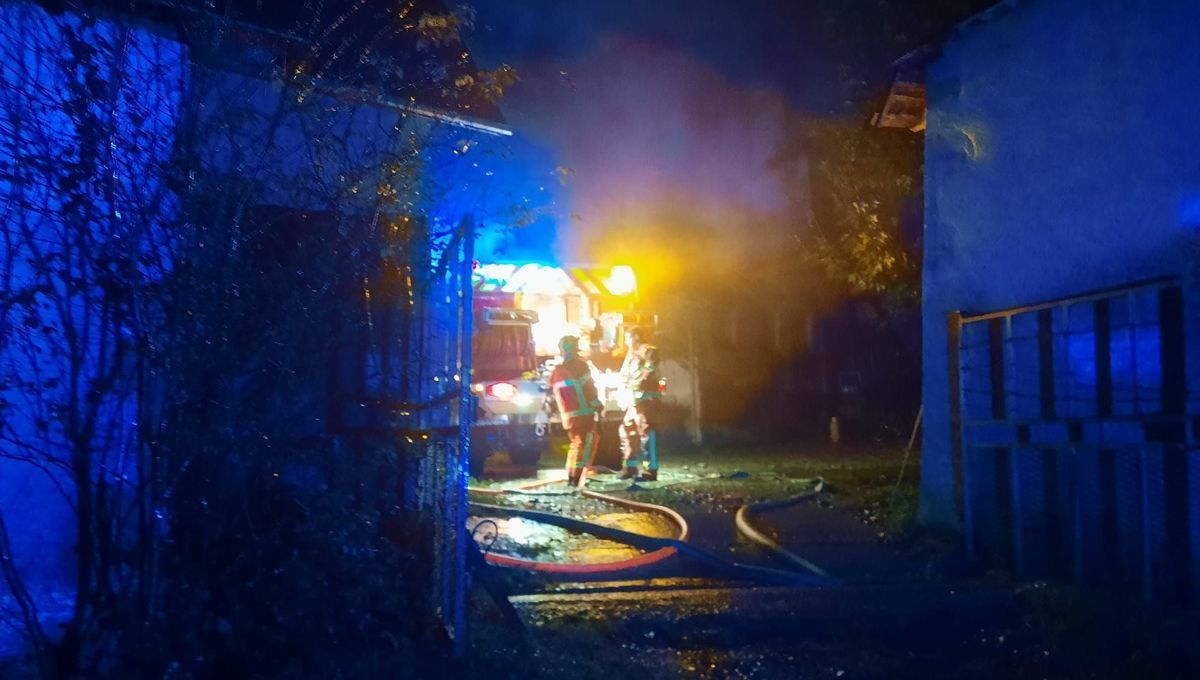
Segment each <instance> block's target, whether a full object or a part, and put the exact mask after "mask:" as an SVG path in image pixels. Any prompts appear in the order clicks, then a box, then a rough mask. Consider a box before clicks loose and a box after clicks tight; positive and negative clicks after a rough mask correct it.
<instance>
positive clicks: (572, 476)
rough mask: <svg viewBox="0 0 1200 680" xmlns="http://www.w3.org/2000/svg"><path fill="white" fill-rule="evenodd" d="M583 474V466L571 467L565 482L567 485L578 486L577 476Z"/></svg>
mask: <svg viewBox="0 0 1200 680" xmlns="http://www.w3.org/2000/svg"><path fill="white" fill-rule="evenodd" d="M582 476H583V468H573V469H572V470H571V472H570V473H568V474H567V484H568V485H569V486H579V478H580V477H582Z"/></svg>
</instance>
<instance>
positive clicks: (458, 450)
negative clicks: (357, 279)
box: [330, 219, 475, 653]
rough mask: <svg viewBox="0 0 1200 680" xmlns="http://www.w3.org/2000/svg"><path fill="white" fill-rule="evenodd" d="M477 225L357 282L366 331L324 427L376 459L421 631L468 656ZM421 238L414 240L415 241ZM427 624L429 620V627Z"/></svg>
mask: <svg viewBox="0 0 1200 680" xmlns="http://www.w3.org/2000/svg"><path fill="white" fill-rule="evenodd" d="M473 230H474V224H473V223H472V221H471V220H470V219H465V220H463V222H462V223H461V224H460V225H459V226H458V227H457V229H455V230H453V231H452V233H451V234H449V235H445V236H444V238H443V239H442V240H441V241H440V242H437V241H435V240H434V239H432V238H428V239H427V240H428V241H429V243H426V244H424V245H423V246H422V247H414V248H413V249H412V252H411V253H404V254H401V255H399V256H396V257H393V258H388V257H387V256H385V257H384V258H383V259H382V260H381V262H380V264H379V266H378V267H376V268H375V270H374V271H372V272H371V274H370V275H369V276H367V277H365V278H364V279H363V281H362V282H361V284H362V296H363V304H364V306H365V309H366V327H367V328H366V332H365V333H364V334H363V336H362V338H361V340H360V342H361V343H362V346H361V347H360V348H359V350H358V351H351V352H345V353H344V356H346V357H355V358H352V359H347V361H349V362H350V363H352V364H353V365H351V366H349V367H347V368H342V369H339V370H340V373H342V374H344V375H346V376H349V377H335V378H333V379H332V382H333V383H336V384H338V385H341V386H342V387H340V388H338V389H339V390H340V396H339V397H338V398H337V399H335V400H333V404H334V407H333V412H332V413H331V414H330V419H331V422H332V423H334V424H335V429H336V431H337V432H338V433H339V435H340V436H341V438H342V440H343V441H344V442H345V443H346V446H347V448H349V449H350V450H352V451H355V452H357V455H359V456H360V457H361V458H360V459H361V460H372V459H377V458H379V457H381V456H385V457H388V458H389V460H391V461H393V462H391V463H389V464H387V465H380V469H381V470H387V472H381V473H380V478H379V479H378V480H377V483H378V485H379V487H380V488H379V489H378V490H377V491H372V490H366V491H365V492H364V493H368V494H373V495H375V496H377V497H380V498H386V499H387V500H386V501H380V502H382V503H386V504H388V505H389V506H390V507H389V510H390V511H391V513H392V514H391V517H390V519H391V520H394V523H395V525H396V527H397V528H396V529H395V530H394V531H393V532H391V533H393V534H395V536H394V537H393V538H394V539H395V541H396V542H397V543H398V546H399V548H400V549H402V550H404V551H405V552H406V553H408V554H410V555H411V556H412V559H411V560H410V562H411V568H410V569H408V570H406V571H405V573H404V574H403V578H402V581H403V582H404V585H403V587H404V588H406V589H407V590H408V591H409V593H410V594H411V595H412V596H413V605H412V609H413V611H410V612H408V614H409V615H410V616H411V617H412V619H413V621H414V622H419V623H417V626H418V628H419V629H420V630H424V631H429V630H432V629H433V628H438V629H440V630H442V631H444V633H445V636H446V637H448V638H449V639H450V640H452V641H453V644H454V648H455V651H456V652H457V653H461V652H462V651H463V650H464V648H465V647H464V646H465V639H466V634H467V617H466V613H467V596H468V587H469V584H468V575H467V549H468V545H469V541H470V537H469V536H468V535H467V532H466V519H467V478H468V468H467V461H468V460H469V449H470V445H471V441H470V432H471V424H472V419H473V416H474V413H475V405H474V401H473V397H472V396H471V394H470V380H469V376H470V373H471V337H472V297H471V290H472V289H471V273H472V265H473V249H474V235H473V234H474V231H473ZM417 242H418V243H420V241H419V240H418V241H417ZM426 622H429V623H436V625H435V626H427V625H425V623H426Z"/></svg>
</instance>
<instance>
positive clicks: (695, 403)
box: [688, 309, 704, 446]
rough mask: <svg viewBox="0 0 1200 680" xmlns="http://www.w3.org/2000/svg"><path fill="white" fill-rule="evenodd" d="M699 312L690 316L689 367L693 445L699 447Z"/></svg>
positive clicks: (701, 431)
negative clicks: (697, 318) (697, 337)
mask: <svg viewBox="0 0 1200 680" xmlns="http://www.w3.org/2000/svg"><path fill="white" fill-rule="evenodd" d="M698 311H699V310H697V309H692V313H691V314H688V367H689V368H690V369H691V374H692V375H691V377H692V384H691V389H692V443H693V444H695V445H697V446H699V445H700V444H702V443H704V425H703V420H702V418H703V416H702V414H701V410H700V408H701V402H700V357H699V354H698V353H697V352H696V317H697V316H699V314H697V313H696V312H698Z"/></svg>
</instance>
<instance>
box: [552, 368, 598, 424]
mask: <svg viewBox="0 0 1200 680" xmlns="http://www.w3.org/2000/svg"><path fill="white" fill-rule="evenodd" d="M550 392H551V394H553V395H554V404H555V405H556V406H557V407H558V414H559V417H561V418H562V423H563V427H567V428H570V427H572V426H573V425H575V424H577V423H579V422H582V421H585V420H587V421H595V418H596V414H597V413H599V412H600V411H601V410H603V408H604V406H603V404H601V402H600V396H599V394H597V392H596V383H595V381H593V380H592V370H591V367H590V366H589V365H588V363H587V362H586V361H584V360H583V359H581V358H579V357H572V358H570V359H567V360H566V361H564V362H563V363H561V364H559V365H558V366H557V367H555V369H554V371H553V372H552V373H550Z"/></svg>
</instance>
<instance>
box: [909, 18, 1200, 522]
mask: <svg viewBox="0 0 1200 680" xmlns="http://www.w3.org/2000/svg"><path fill="white" fill-rule="evenodd" d="M1197 26H1200V3H1197V2H1194V0H1159V1H1157V2H1153V3H1140V2H1135V1H1134V0H1038V1H1032V0H1029V1H1018V2H1010V3H1005V4H1003V5H1001V6H1000V7H999V8H998V9H997V10H995V11H993V12H992V13H991V15H990V16H985V17H984V20H982V21H979V22H976V23H974V24H972V25H968V26H966V27H965V28H964V29H963V30H961V31H959V32H958V34H957V35H955V36H953V37H952V38H951V39H950V40H949V42H948V43H947V44H946V45H945V50H944V54H943V55H942V56H941V58H939V59H938V60H937V61H936V62H935V63H933V64H932V65H931V66H930V67H929V70H928V74H927V82H928V101H929V123H928V125H929V127H928V130H927V132H926V152H925V153H926V168H925V172H926V227H925V260H924V299H923V312H924V340H923V342H924V348H923V356H924V384H923V391H924V402H925V419H926V420H925V434H924V465H923V468H922V480H921V517H922V519H923V521H925V522H928V523H955V522H956V513H955V503H954V477H953V467H952V459H951V426H950V400H951V396H950V394H949V380H948V379H949V376H948V370H949V369H948V366H947V332H946V315H947V313H948V312H951V311H954V310H962V311H965V312H968V313H972V312H986V311H991V310H997V309H1003V308H1008V307H1013V306H1017V305H1022V304H1027V303H1034V302H1040V301H1048V300H1053V299H1056V298H1060V297H1065V296H1071V295H1075V294H1079V293H1084V292H1089V291H1093V290H1097V289H1101V288H1105V287H1109V286H1118V285H1122V284H1125V283H1130V282H1133V281H1137V280H1139V279H1145V278H1150V277H1157V276H1165V275H1174V276H1182V277H1183V278H1184V282H1185V296H1186V300H1187V302H1186V303H1185V304H1186V305H1187V308H1188V313H1187V318H1188V322H1187V323H1188V328H1187V331H1186V333H1187V335H1188V337H1189V338H1195V337H1196V335H1197V331H1198V330H1200V329H1197V327H1196V319H1197V314H1196V304H1195V298H1196V297H1197V296H1196V295H1195V294H1194V293H1195V291H1196V285H1195V281H1196V275H1195V268H1196V267H1195V262H1196V254H1197V242H1198V241H1200V128H1198V127H1197V121H1198V120H1200V118H1198V113H1197V112H1198V111H1200V88H1197V87H1196V82H1197V78H1198V77H1200V40H1197V37H1196V32H1195V28H1196V27H1197ZM1198 356H1200V355H1197V352H1196V347H1195V345H1194V342H1193V343H1192V344H1190V346H1189V359H1191V358H1192V357H1198ZM1197 364H1200V361H1191V360H1189V361H1188V371H1189V376H1190V379H1189V385H1190V386H1191V388H1192V389H1190V390H1189V394H1196V392H1197V390H1196V389H1195V387H1196V386H1197V385H1198V384H1200V380H1197V379H1196V368H1197ZM1195 406H1196V404H1195V397H1190V398H1189V412H1193V413H1194V412H1195Z"/></svg>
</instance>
